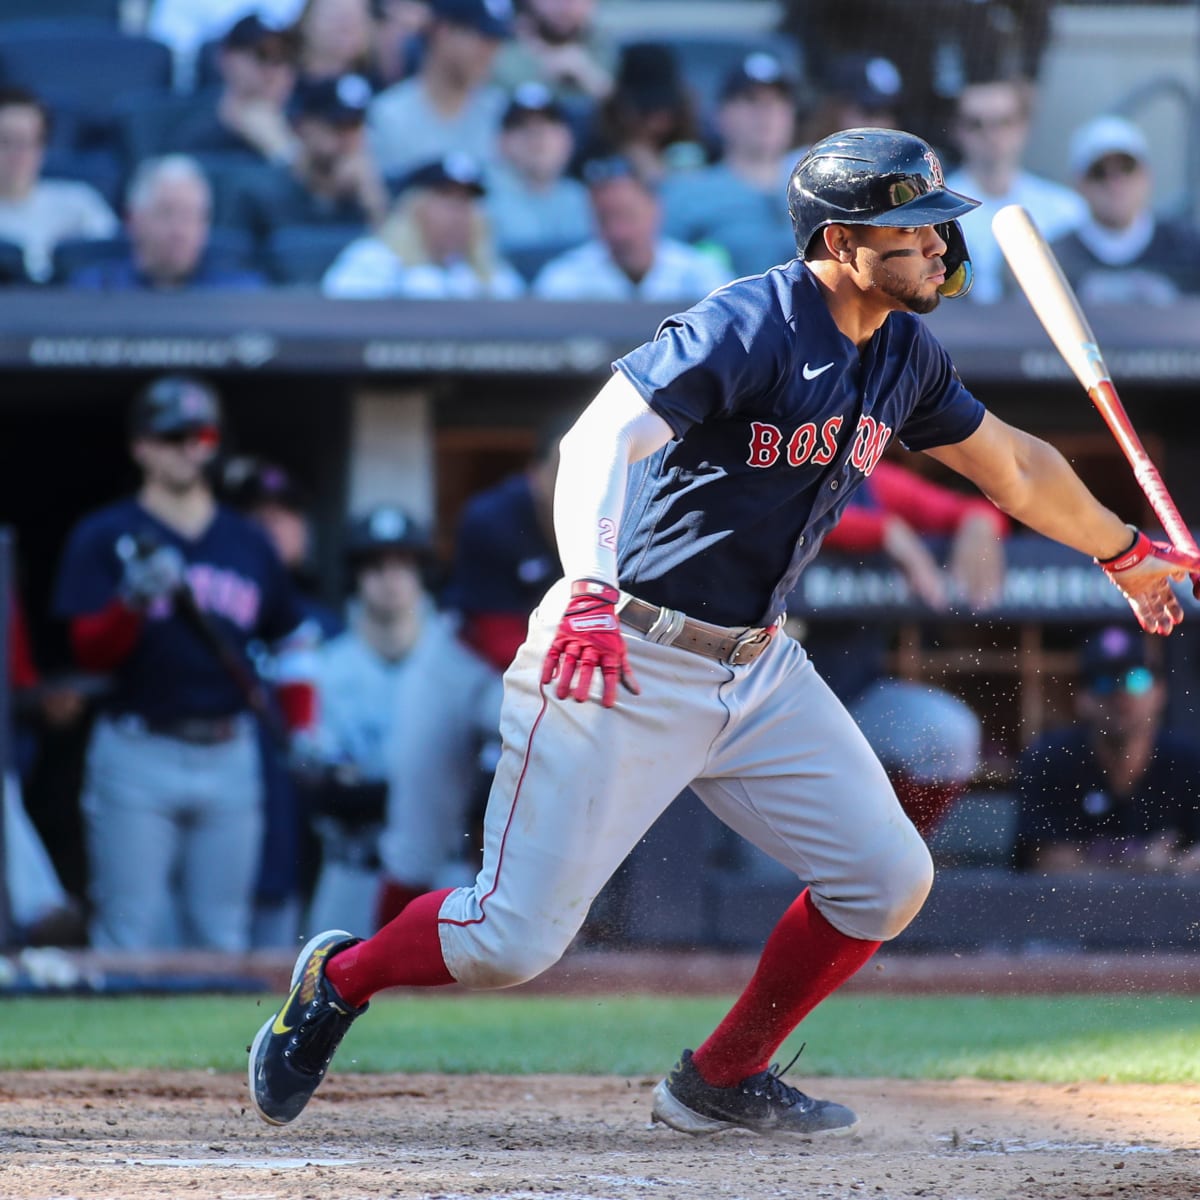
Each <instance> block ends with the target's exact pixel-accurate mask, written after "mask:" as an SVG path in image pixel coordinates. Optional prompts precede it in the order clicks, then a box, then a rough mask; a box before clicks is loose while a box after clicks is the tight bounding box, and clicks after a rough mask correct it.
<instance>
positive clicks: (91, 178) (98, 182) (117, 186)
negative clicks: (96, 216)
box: [42, 150, 125, 213]
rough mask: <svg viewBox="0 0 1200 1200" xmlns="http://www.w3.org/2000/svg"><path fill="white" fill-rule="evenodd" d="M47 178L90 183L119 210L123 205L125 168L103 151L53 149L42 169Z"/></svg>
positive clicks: (112, 206) (111, 155) (113, 156)
mask: <svg viewBox="0 0 1200 1200" xmlns="http://www.w3.org/2000/svg"><path fill="white" fill-rule="evenodd" d="M42 175H43V176H44V177H45V178H46V179H75V180H78V181H79V182H80V183H90V184H91V185H92V187H94V188H95V189H96V191H98V192H99V193H100V195H102V196H103V197H104V199H105V200H107V201H108V203H109V205H110V207H111V208H112V209H113V210H114V211H115V212H117V213H119V212H120V211H121V209H122V207H123V206H124V203H125V197H124V191H123V189H124V186H125V168H124V164H123V163H122V162H121V161H120V159H118V158H117V157H116V155H114V154H111V153H109V152H108V151H105V150H86V151H70V150H68V151H62V150H52V151H51V152H50V153H48V154H47V155H46V163H45V166H44V167H43V168H42Z"/></svg>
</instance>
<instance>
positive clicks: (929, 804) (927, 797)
mask: <svg viewBox="0 0 1200 1200" xmlns="http://www.w3.org/2000/svg"><path fill="white" fill-rule="evenodd" d="M891 782H892V787H894V788H895V789H896V796H897V797H898V798H899V800H900V807H901V808H902V809H904V811H905V813H906V814H907V815H908V819H909V820H910V821H911V822H912V823H913V824H914V825H915V826H916V827H917V832H918V833H919V834H920V835H921V836H922V837H923V838H926V839H928V838H929V836H930V835H931V834H932V833H933V831H934V830H935V829H937V827H938V826H939V825H940V824H941V823H942V819H943V818H944V817H945V815H946V814H947V813H948V812H949V811H950V809H951V808H953V807H954V805H955V804H956V803H957V802H958V801H959V800H960V799H962V796H963V794H964V793H965V792H966V790H967V785H966V784H965V783H919V782H918V781H917V780H915V779H910V778H909V777H908V776H907V775H901V774H899V773H898V772H897V773H896V774H894V775H892V776H891Z"/></svg>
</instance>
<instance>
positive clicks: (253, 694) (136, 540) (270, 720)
mask: <svg viewBox="0 0 1200 1200" xmlns="http://www.w3.org/2000/svg"><path fill="white" fill-rule="evenodd" d="M162 549H163V547H162V545H161V543H159V542H158V541H157V540H156V539H155V538H153V537H152V536H150V535H149V534H139V535H138V536H137V537H134V536H133V535H132V534H125V535H124V536H122V537H121V538H120V539H118V541H117V556H118V557H119V558H120V559H121V561H122V562H123V563H125V564H129V563H131V562H133V561H134V560H139V559H140V560H143V561H145V560H149V559H152V558H153V557H154V556H155V555H156V554H157V553H159V552H161V550H162ZM165 594H168V595H169V596H170V598H171V602H172V604H173V606H174V610H175V612H177V613H178V614H179V616H180V617H181V618H182V619H183V621H184V622H185V624H187V625H188V627H189V628H190V629H192V630H193V631H194V632H195V633H196V634H198V635H199V637H200V639H201V640H202V641H203V642H204V644H205V645H206V646H208V648H209V649H210V650H211V651H212V652H213V654H214V655H215V656H216V658H217V661H218V662H219V663H220V664H221V666H222V667H223V668H224V669H225V671H226V672H227V673H228V674H229V676H230V677H231V678H232V679H233V682H234V683H235V684H236V685H237V688H238V691H240V692H241V693H242V696H243V697H244V698H245V701H246V706H247V708H249V709H250V711H251V712H252V713H254V715H255V716H256V717H258V719H259V720H260V721H261V722H262V724H263V727H264V728H265V729H266V730H267V732H268V733H269V734H270V735H271V738H272V739H273V740H274V741H275V743H276V745H278V746H279V747H280V748H281V749H286V748H287V747H288V745H289V742H290V738H289V735H288V731H287V728H286V727H285V726H284V723H283V720H282V718H281V717H280V715H279V712H278V710H277V709H276V708H275V706H274V705H273V704H272V703H271V701H270V698H269V697H268V695H267V689H266V686H265V684H264V683H263V681H262V679H260V678H259V676H258V673H257V672H256V671H255V670H254V668H253V667H252V666H251V665H250V663H249V662H248V661H247V660H246V657H245V655H244V654H242V652H241V651H240V650H239V649H238V648H237V646H235V645H234V644H233V642H232V641H230V639H229V637H228V636H227V635H226V634H225V632H224V631H223V630H222V629H221V628H220V627H219V626H218V625H217V624H216V622H214V621H213V619H212V618H211V617H210V616H209V615H208V614H207V613H206V612H205V611H204V610H203V609H202V608H201V607H200V605H199V604H198V603H197V602H196V596H195V593H194V592H193V591H192V589H191V587H190V586H189V585H188V582H187V577H186V576H185V575H184V574H183V573H182V570H181V571H180V574H179V575H178V577H177V578H175V579H172V580H170V581H169V587H167V589H166V593H165Z"/></svg>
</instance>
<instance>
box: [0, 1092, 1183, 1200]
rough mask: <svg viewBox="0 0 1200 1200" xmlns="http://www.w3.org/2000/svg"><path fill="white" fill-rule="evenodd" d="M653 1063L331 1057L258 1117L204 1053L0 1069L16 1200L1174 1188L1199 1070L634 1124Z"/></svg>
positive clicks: (5, 1146) (971, 1194)
mask: <svg viewBox="0 0 1200 1200" xmlns="http://www.w3.org/2000/svg"><path fill="white" fill-rule="evenodd" d="M654 1082H655V1081H654V1080H653V1079H651V1078H642V1077H639V1078H629V1079H622V1078H593V1077H580V1076H533V1077H529V1076H526V1077H523V1078H495V1077H487V1076H461V1077H447V1076H440V1075H392V1076H346V1075H342V1076H335V1077H333V1078H331V1079H330V1080H328V1081H327V1083H326V1085H325V1088H324V1089H323V1090H322V1092H321V1093H319V1095H318V1096H317V1098H316V1099H315V1100H314V1101H313V1104H312V1106H311V1107H310V1108H309V1110H308V1111H307V1112H306V1113H305V1114H304V1115H303V1117H301V1119H300V1120H299V1121H298V1122H297V1124H296V1125H294V1126H292V1127H290V1128H287V1129H283V1130H278V1129H271V1128H268V1127H267V1126H265V1125H262V1124H261V1123H260V1122H259V1121H258V1120H257V1118H256V1117H254V1116H253V1115H252V1114H251V1113H250V1112H248V1111H247V1109H246V1107H245V1083H244V1081H243V1080H242V1079H241V1078H239V1077H235V1076H231V1075H215V1074H212V1075H209V1074H204V1073H199V1072H197V1073H182V1072H180V1073H151V1072H141V1073H128V1074H120V1075H118V1074H104V1073H84V1072H41V1073H20V1074H12V1075H8V1076H5V1077H3V1078H0V1161H2V1162H3V1167H2V1168H0V1196H4V1197H6V1198H9V1197H11V1198H13V1200H18V1198H19V1200H60V1198H61V1200H66V1198H68V1197H70V1198H75V1200H91V1198H94V1197H125V1198H130V1200H151V1198H155V1200H157V1198H159V1197H162V1198H164V1200H166V1198H168V1197H169V1198H175V1197H179V1196H188V1195H194V1196H203V1197H220V1198H222V1200H270V1198H274V1197H280V1198H283V1197H287V1198H289V1200H295V1198H303V1197H313V1198H318V1197H319V1198H320V1200H342V1198H346V1200H349V1198H351V1197H353V1198H356V1200H357V1198H359V1197H405V1198H409V1197H412V1198H416V1197H423V1198H429V1200H434V1198H437V1200H460V1198H466V1197H470V1198H472V1200H473V1198H475V1197H491V1198H495V1200H501V1198H503V1200H542V1198H545V1200H633V1198H639V1200H640V1198H641V1197H656V1198H660V1200H707V1198H710V1197H712V1198H717V1200H724V1198H727V1197H728V1198H732V1197H738V1198H741V1197H745V1198H747V1200H771V1198H773V1197H780V1198H782V1197H788V1198H791V1197H819V1198H821V1200H843V1198H847V1200H849V1198H855V1200H861V1198H863V1197H871V1198H873V1200H910V1198H916V1197H922V1198H923V1200H1077V1198H1079V1197H1088V1198H1093V1197H1095V1198H1100V1197H1112V1198H1114V1200H1186V1198H1188V1197H1192V1196H1195V1195H1196V1194H1197V1191H1198V1190H1200V1149H1198V1146H1200V1088H1196V1087H1145V1086H1108V1085H1104V1084H1088V1085H1083V1086H1069V1087H1064V1086H1061V1085H1059V1086H1048V1085H1033V1086H1031V1085H1027V1084H990V1083H981V1082H978V1081H974V1080H960V1081H956V1082H954V1083H949V1084H946V1083H916V1084H914V1083H903V1082H897V1081H894V1080H886V1079H882V1080H852V1081H837V1080H821V1081H820V1087H819V1088H814V1090H816V1091H819V1092H820V1094H823V1095H829V1096H832V1097H836V1098H837V1099H838V1100H842V1101H845V1102H846V1103H848V1104H851V1105H852V1106H854V1107H855V1108H856V1109H857V1110H858V1112H859V1115H860V1117H861V1119H862V1124H861V1126H860V1129H859V1131H858V1132H856V1133H855V1134H854V1135H852V1136H850V1137H847V1138H841V1139H838V1140H834V1141H825V1142H819V1143H809V1142H795V1141H793V1142H791V1143H781V1142H778V1141H767V1140H764V1139H761V1138H756V1137H753V1136H751V1135H749V1134H740V1133H739V1134H726V1135H723V1136H721V1137H718V1138H713V1139H708V1140H695V1139H691V1138H687V1137H684V1136H683V1135H680V1134H677V1133H673V1132H671V1131H670V1130H666V1129H663V1128H661V1127H659V1128H649V1127H648V1124H647V1122H648V1116H649V1111H650V1095H649V1093H650V1088H651V1087H652V1086H653V1084H654Z"/></svg>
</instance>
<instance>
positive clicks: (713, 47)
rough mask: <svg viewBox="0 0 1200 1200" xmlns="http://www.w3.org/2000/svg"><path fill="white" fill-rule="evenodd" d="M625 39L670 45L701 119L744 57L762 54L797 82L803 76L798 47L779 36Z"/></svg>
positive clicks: (642, 36) (723, 33)
mask: <svg viewBox="0 0 1200 1200" xmlns="http://www.w3.org/2000/svg"><path fill="white" fill-rule="evenodd" d="M628 40H629V41H634V42H644V41H661V42H662V43H663V44H665V45H668V46H670V47H671V49H672V50H674V51H675V54H676V55H677V57H678V59H679V67H680V69H681V70H682V72H683V76H684V78H685V79H686V80H687V82H688V84H689V85H690V86H691V88H692V91H693V93H694V94H695V96H696V99H697V100H698V102H699V104H700V108H701V114H702V115H705V116H707V115H709V114H710V113H711V112H712V109H713V108H714V107H715V105H716V102H717V99H718V97H719V95H720V91H721V84H722V83H723V82H724V80H725V77H726V76H727V75H728V74H729V73H730V72H731V71H732V70H733V69H734V67H736V66H737V65H738V63H740V62H741V61H742V59H744V58H745V57H746V56H747V55H748V54H753V53H755V52H763V51H765V52H766V53H768V54H773V55H775V57H776V58H778V59H780V60H781V61H782V62H783V63H785V64H786V65H787V66H788V67H790V68H791V70H792V72H793V73H794V74H795V76H796V78H797V79H801V78H803V74H804V71H803V60H802V58H801V56H800V50H799V47H798V46H797V45H796V43H795V42H794V41H793V40H792V39H791V38H789V37H787V36H785V35H784V34H779V33H752V34H746V35H744V36H741V37H739V36H737V35H735V34H733V33H730V32H729V31H728V30H722V31H720V32H719V33H712V34H703V33H695V34H688V35H679V34H676V35H670V36H662V37H659V38H654V37H650V36H649V35H647V34H645V33H641V34H638V35H637V36H634V37H630V38H629V39H628Z"/></svg>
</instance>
